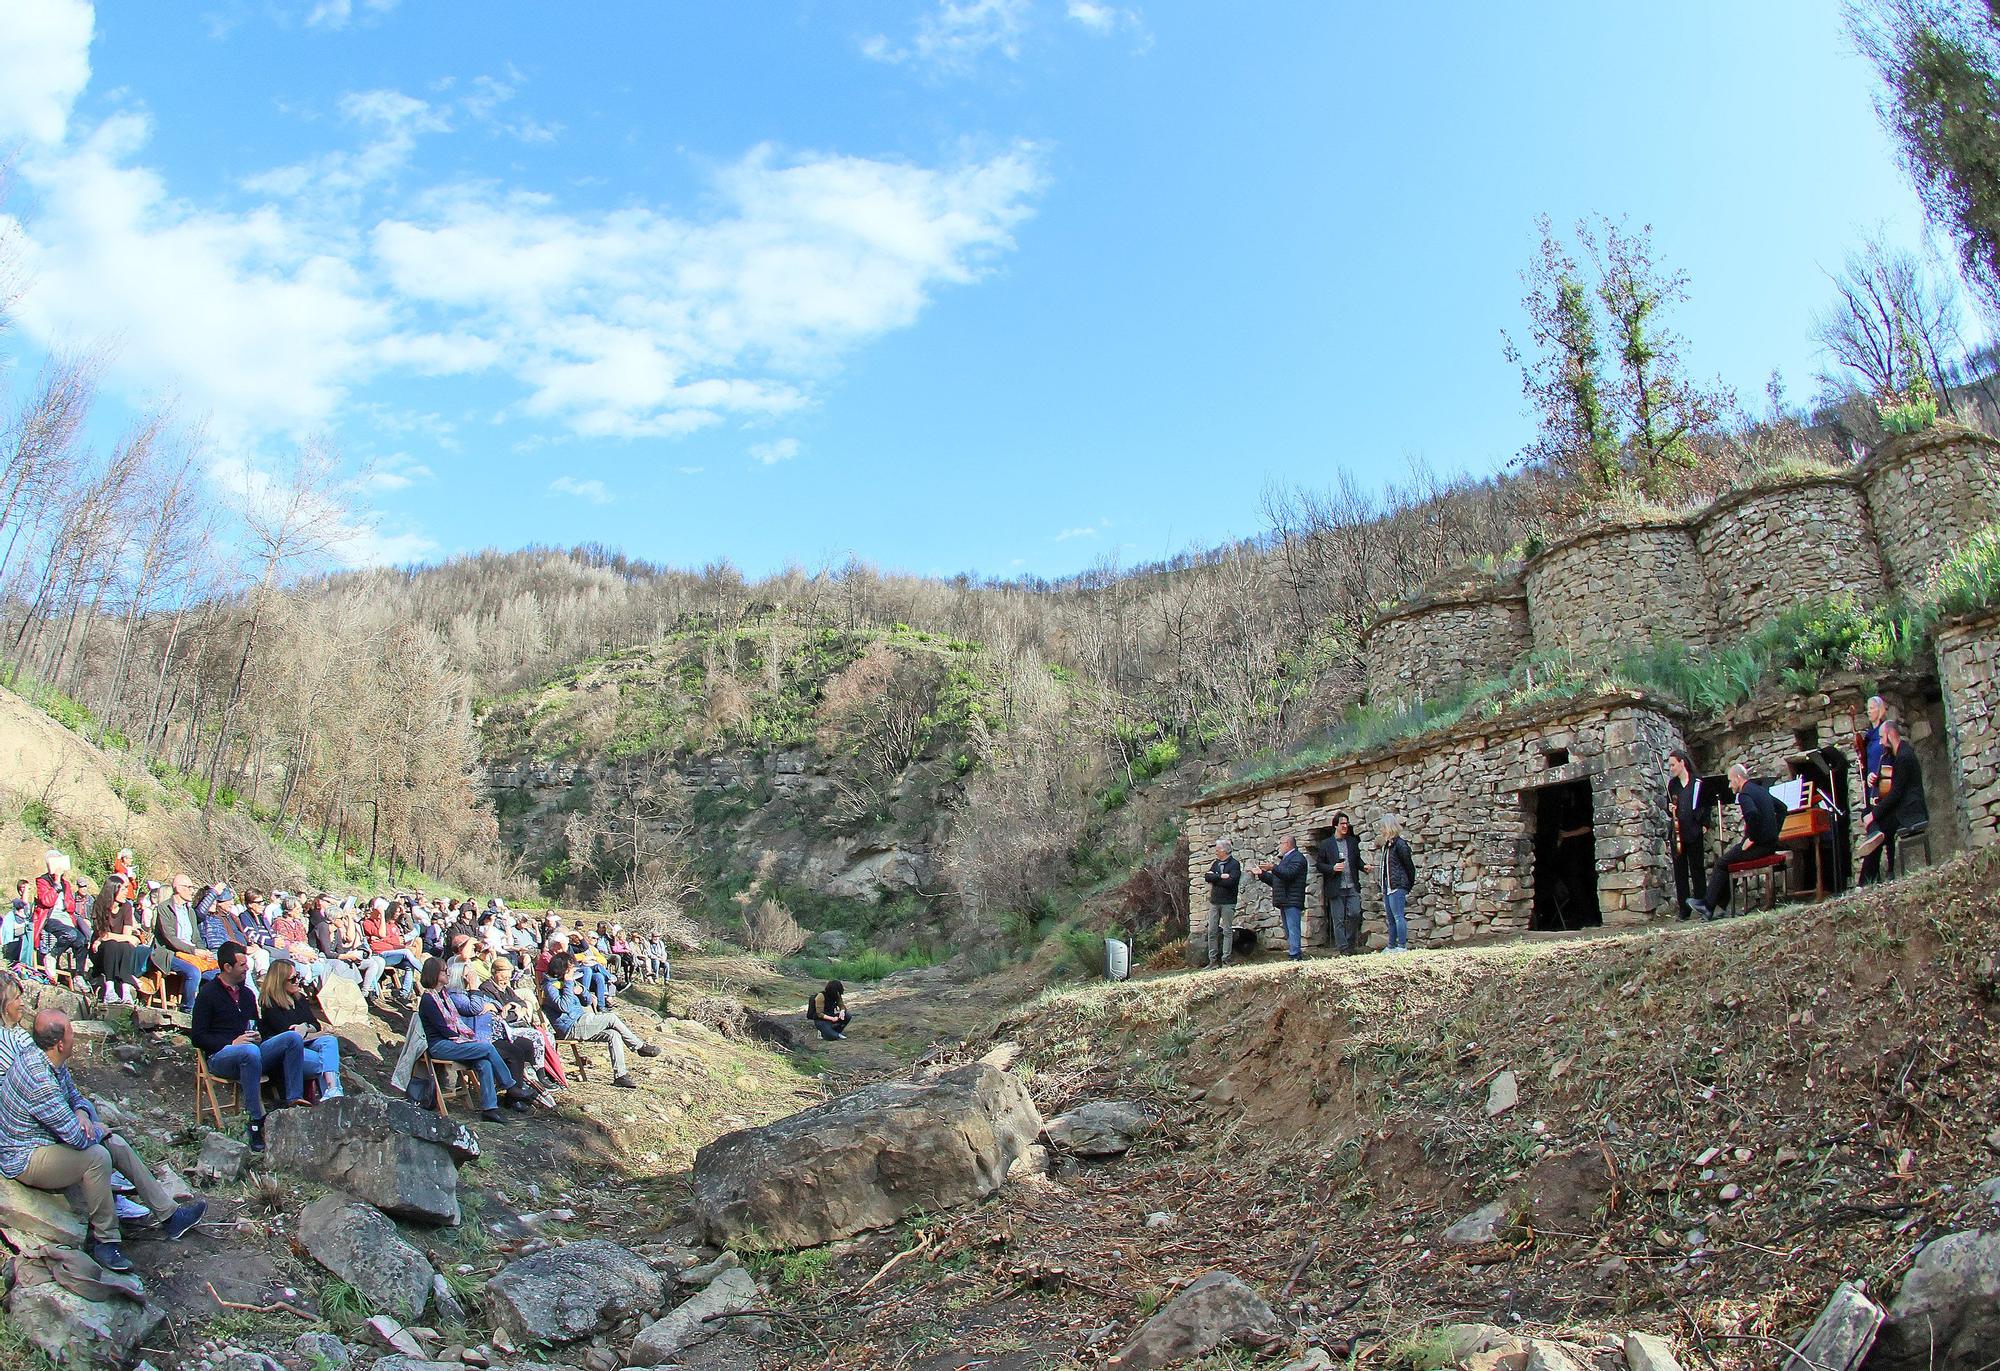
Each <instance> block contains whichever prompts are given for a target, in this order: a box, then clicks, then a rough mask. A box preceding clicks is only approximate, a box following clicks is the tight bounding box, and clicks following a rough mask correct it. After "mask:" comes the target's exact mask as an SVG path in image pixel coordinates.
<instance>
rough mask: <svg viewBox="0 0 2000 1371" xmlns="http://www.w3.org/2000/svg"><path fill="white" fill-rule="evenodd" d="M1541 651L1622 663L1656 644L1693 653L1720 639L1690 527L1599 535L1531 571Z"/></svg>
mask: <svg viewBox="0 0 2000 1371" xmlns="http://www.w3.org/2000/svg"><path fill="white" fill-rule="evenodd" d="M1526 580H1527V589H1528V622H1529V625H1530V627H1531V628H1532V630H1533V634H1534V644H1535V646H1536V648H1538V649H1540V650H1543V651H1549V650H1552V649H1555V648H1566V649H1568V650H1569V651H1572V652H1578V653H1582V654H1584V655H1585V656H1590V657H1615V656H1617V655H1618V654H1619V653H1620V652H1622V651H1624V650H1625V649H1627V648H1630V647H1636V646H1643V645H1644V644H1645V643H1646V641H1647V640H1648V639H1649V638H1652V637H1656V636H1657V637H1666V638H1670V639H1673V640H1675V641H1678V642H1683V643H1687V644H1689V645H1690V646H1694V647H1709V646H1712V645H1713V644H1714V643H1715V641H1716V637H1717V633H1718V624H1717V621H1716V613H1715V599H1714V594H1715V593H1714V591H1713V589H1712V588H1711V587H1710V586H1709V583H1708V577H1707V575H1706V573H1705V572H1704V571H1703V570H1702V564H1701V555H1700V553H1699V551H1698V550H1697V549H1696V547H1695V541H1694V536H1693V534H1692V533H1690V532H1689V530H1688V528H1687V527H1686V526H1685V525H1683V524H1673V523H1667V524H1638V525H1628V526H1613V527H1609V528H1596V529H1592V530H1590V531H1589V532H1586V533H1582V534H1578V535H1577V536H1576V537H1573V538H1571V539H1569V540H1568V541H1567V542H1562V543H1558V544H1556V545H1555V546H1554V547H1551V548H1549V549H1547V550H1546V551H1544V552H1542V553H1540V554H1539V555H1537V556H1536V557H1535V558H1534V559H1533V560H1532V561H1530V562H1529V563H1528V567H1527V572H1526Z"/></svg>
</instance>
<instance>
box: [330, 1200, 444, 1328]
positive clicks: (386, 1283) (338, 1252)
mask: <svg viewBox="0 0 2000 1371" xmlns="http://www.w3.org/2000/svg"><path fill="white" fill-rule="evenodd" d="M298 1232H299V1243H300V1245H301V1246H303V1247H304V1248H305V1249H306V1252H307V1253H308V1254H309V1255H310V1256H311V1257H312V1259H313V1260H314V1261H316V1262H318V1263H319V1264H320V1265H321V1266H324V1267H325V1268H326V1269H327V1270H329V1271H331V1272H332V1273H333V1274H334V1275H336V1276H338V1277H340V1278H341V1279H342V1280H344V1281H346V1282H347V1283H348V1284H349V1285H351V1286H353V1287H354V1288H355V1289H356V1290H358V1291H360V1292H361V1294H362V1296H363V1298H365V1299H366V1300H367V1301H368V1302H369V1304H371V1305H373V1306H374V1307H375V1308H377V1309H381V1310H385V1311H387V1312H388V1313H391V1314H394V1315H395V1316H396V1317H397V1318H399V1319H403V1320H406V1321H413V1320H416V1319H419V1318H422V1317H423V1313H424V1308H425V1306H427V1305H428V1304H429V1303H430V1298H431V1282H432V1279H433V1277H434V1275H435V1273H434V1272H432V1270H431V1264H430V1263H429V1262H428V1261H426V1260H424V1254H423V1253H421V1252H419V1251H417V1249H416V1248H414V1247H412V1246H410V1244H408V1243H406V1242H404V1241H403V1239H402V1236H401V1235H400V1234H398V1233H397V1232H396V1225H395V1224H393V1223H391V1222H390V1221H389V1220H388V1219H387V1218H386V1217H385V1216H384V1215H383V1213H382V1211H381V1210H379V1209H376V1208H375V1207H374V1206H372V1205H366V1204H362V1203H361V1202H360V1201H359V1200H352V1199H349V1198H348V1197H347V1196H345V1195H328V1196H326V1197H324V1198H323V1199H318V1200H315V1201H313V1202H312V1203H311V1204H309V1205H307V1206H306V1207H305V1212H303V1213H302V1214H300V1215H299V1229H298Z"/></svg>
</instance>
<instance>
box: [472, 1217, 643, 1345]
mask: <svg viewBox="0 0 2000 1371" xmlns="http://www.w3.org/2000/svg"><path fill="white" fill-rule="evenodd" d="M665 1299H666V1282H665V1280H664V1279H663V1278H662V1277H661V1276H660V1274H659V1273H658V1272H656V1271H654V1270H653V1268H652V1267H650V1266H648V1265H647V1264H646V1263H645V1261H644V1260H642V1259H641V1258H639V1257H637V1256H635V1255H633V1254H632V1253H630V1252H628V1251H626V1250H625V1249H624V1248H622V1247H620V1246H618V1245H617V1244H616V1243H610V1242H604V1241H602V1240H599V1239H594V1238H593V1239H591V1240H589V1241H586V1242H573V1243H568V1244H565V1245H564V1246H562V1247H552V1248H549V1249H547V1250H546V1251H542V1252H536V1253H534V1254H533V1255H531V1256H526V1257H522V1258H520V1259H519V1260H517V1261H513V1262H509V1263H508V1264H507V1265H506V1266H504V1267H502V1268H501V1269H500V1272H499V1274H498V1275H496V1276H494V1277H493V1279H492V1280H490V1281H488V1282H487V1283H486V1304H487V1312H488V1313H489V1314H491V1315H492V1317H493V1321H494V1323H495V1325H496V1326H497V1327H500V1328H502V1329H505V1330H506V1331H507V1332H508V1333H509V1334H511V1335H512V1336H513V1339H514V1341H515V1342H516V1343H519V1344H523V1345H526V1344H530V1343H538V1342H539V1343H550V1344H554V1343H565V1342H575V1341H577V1340H578V1339H579V1338H587V1337H589V1336H590V1335H591V1334H593V1333H600V1332H603V1331H604V1330H605V1329H608V1328H611V1327H613V1326H615V1325H616V1324H618V1323H619V1322H621V1321H622V1320H624V1319H628V1318H632V1317H634V1316H639V1317H650V1316H651V1315H652V1314H654V1313H656V1312H657V1311H658V1310H659V1308H660V1305H661V1304H662V1303H663V1302H664V1301H665Z"/></svg>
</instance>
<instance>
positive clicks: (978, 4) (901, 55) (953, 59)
mask: <svg viewBox="0 0 2000 1371" xmlns="http://www.w3.org/2000/svg"><path fill="white" fill-rule="evenodd" d="M1029 8H1030V0H936V3H935V5H934V6H933V7H932V8H931V9H929V10H927V11H925V13H924V15H923V17H922V18H920V19H919V20H918V21H917V27H916V31H915V32H914V33H912V34H911V35H910V39H909V41H908V42H907V43H895V42H892V41H891V40H890V39H889V38H888V37H887V36H886V35H883V34H879V33H878V34H875V35H873V36H871V37H869V38H867V39H865V40H863V42H862V44H861V52H862V55H863V56H865V57H868V58H871V59H873V60H874V61H877V62H892V63H902V62H914V63H917V64H919V65H922V66H926V67H929V68H932V69H933V70H936V71H941V72H964V71H968V70H970V69H971V68H972V66H973V65H974V64H975V63H976V62H978V60H979V59H980V58H981V57H983V56H985V55H986V54H987V53H989V52H998V53H999V54H1000V55H1001V56H1002V57H1005V58H1007V59H1009V60H1010V61H1011V60H1013V59H1015V58H1018V57H1019V56H1020V55H1021V35H1022V34H1023V33H1024V32H1026V30H1027V27H1028V13H1029Z"/></svg>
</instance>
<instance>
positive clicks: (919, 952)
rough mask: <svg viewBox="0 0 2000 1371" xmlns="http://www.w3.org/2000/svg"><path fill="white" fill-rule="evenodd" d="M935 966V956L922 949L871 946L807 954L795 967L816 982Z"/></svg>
mask: <svg viewBox="0 0 2000 1371" xmlns="http://www.w3.org/2000/svg"><path fill="white" fill-rule="evenodd" d="M935 965H937V958H936V957H934V956H932V955H931V954H930V952H928V951H926V950H925V949H923V948H912V949H910V950H909V951H907V952H896V953H891V952H883V951H881V950H879V949H877V948H873V947H864V948H863V949H861V951H859V952H854V953H850V954H848V955H847V956H845V957H808V958H805V959H802V960H801V961H800V962H799V963H798V966H799V969H800V970H801V971H803V972H804V973H805V974H806V975H808V976H810V977H812V979H814V980H816V981H841V982H848V981H879V980H881V979H882V978H883V977H884V976H893V975H895V974H896V973H897V972H898V971H914V970H915V969H917V968H918V967H923V966H935Z"/></svg>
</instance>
